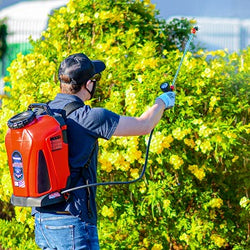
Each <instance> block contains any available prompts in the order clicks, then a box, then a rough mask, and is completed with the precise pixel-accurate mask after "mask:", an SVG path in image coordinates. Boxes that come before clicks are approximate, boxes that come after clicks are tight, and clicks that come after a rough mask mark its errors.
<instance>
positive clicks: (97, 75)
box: [90, 73, 102, 82]
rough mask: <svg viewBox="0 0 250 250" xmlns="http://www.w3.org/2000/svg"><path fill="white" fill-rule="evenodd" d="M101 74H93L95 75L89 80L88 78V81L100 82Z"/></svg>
mask: <svg viewBox="0 0 250 250" xmlns="http://www.w3.org/2000/svg"><path fill="white" fill-rule="evenodd" d="M101 76H102V75H101V73H97V74H95V75H93V76H92V77H91V78H90V80H91V81H96V82H98V81H100V80H101Z"/></svg>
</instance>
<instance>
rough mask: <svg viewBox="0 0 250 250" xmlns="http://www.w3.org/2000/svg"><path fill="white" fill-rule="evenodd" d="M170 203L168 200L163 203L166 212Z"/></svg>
mask: <svg viewBox="0 0 250 250" xmlns="http://www.w3.org/2000/svg"><path fill="white" fill-rule="evenodd" d="M170 203H171V201H170V200H168V199H166V200H164V201H163V208H164V209H165V210H167V209H168V208H169V205H170Z"/></svg>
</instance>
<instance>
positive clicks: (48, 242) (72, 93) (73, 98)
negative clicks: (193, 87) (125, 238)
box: [34, 53, 175, 250]
mask: <svg viewBox="0 0 250 250" xmlns="http://www.w3.org/2000/svg"><path fill="white" fill-rule="evenodd" d="M104 69H105V64H104V63H103V62H102V61H91V60H90V59H89V58H88V57H87V56H86V55H84V54H82V53H78V54H74V55H71V56H69V57H68V58H66V59H65V60H64V61H63V62H62V63H61V65H60V68H59V73H58V77H59V80H60V87H61V93H59V94H57V96H56V98H55V99H54V100H53V101H52V102H50V104H49V106H50V108H51V109H52V110H53V111H54V112H55V113H59V112H62V109H63V108H64V107H65V105H66V104H68V103H71V102H79V103H81V104H82V107H80V108H78V109H76V110H75V111H73V112H72V113H71V114H70V115H69V116H68V117H67V121H66V123H67V126H68V130H67V131H68V132H67V134H68V144H69V165H70V167H71V177H72V180H74V181H73V183H74V184H75V186H80V185H84V184H89V183H96V172H97V153H98V145H97V140H98V138H104V139H107V140H108V139H110V138H111V136H112V135H113V136H133V135H145V134H148V133H150V131H151V130H152V129H153V128H154V127H155V125H156V124H157V123H158V122H159V120H160V119H161V117H162V114H163V112H164V110H165V109H166V108H171V107H173V106H174V103H175V93H174V92H167V93H163V94H162V95H160V96H159V97H158V98H157V99H156V100H155V104H154V105H153V106H152V107H150V108H149V109H148V110H147V111H146V112H144V113H143V114H142V115H141V116H140V117H126V116H119V115H118V114H115V113H113V112H111V111H109V110H106V109H103V108H90V107H89V106H87V105H84V102H85V101H87V100H89V99H91V98H92V97H93V95H94V92H95V88H96V83H97V81H99V80H100V73H101V72H102V71H103V70H104ZM95 195H96V188H95V187H92V188H83V189H79V190H76V191H73V192H71V194H70V198H69V200H67V201H65V202H62V203H59V204H56V205H51V206H47V207H42V208H35V211H34V214H35V224H36V226H35V235H36V243H37V244H38V246H39V247H41V248H42V249H91V250H96V249H99V242H98V233H97V227H96V224H97V211H96V203H95Z"/></svg>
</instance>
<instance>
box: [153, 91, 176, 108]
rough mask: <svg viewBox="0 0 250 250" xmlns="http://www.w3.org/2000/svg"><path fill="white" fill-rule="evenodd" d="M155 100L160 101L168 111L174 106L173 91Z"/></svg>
mask: <svg viewBox="0 0 250 250" xmlns="http://www.w3.org/2000/svg"><path fill="white" fill-rule="evenodd" d="M156 99H161V100H162V101H163V102H164V104H165V107H166V109H170V108H172V107H173V106H174V104H175V92H173V91H169V92H165V93H163V94H161V95H160V96H159V97H157V98H156Z"/></svg>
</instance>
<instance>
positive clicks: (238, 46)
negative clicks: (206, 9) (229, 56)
mask: <svg viewBox="0 0 250 250" xmlns="http://www.w3.org/2000/svg"><path fill="white" fill-rule="evenodd" d="M197 25H198V26H199V32H198V33H197V40H198V41H199V42H200V44H201V45H202V46H203V47H205V48H206V49H207V50H217V49H228V51H229V52H233V51H239V50H242V49H245V48H246V47H247V46H249V45H250V19H245V20H241V19H231V18H197Z"/></svg>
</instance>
